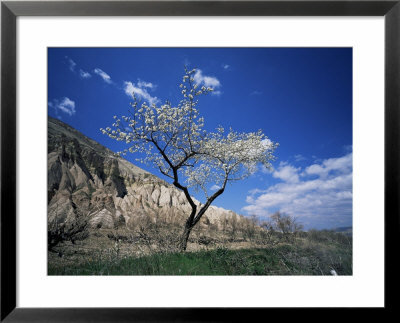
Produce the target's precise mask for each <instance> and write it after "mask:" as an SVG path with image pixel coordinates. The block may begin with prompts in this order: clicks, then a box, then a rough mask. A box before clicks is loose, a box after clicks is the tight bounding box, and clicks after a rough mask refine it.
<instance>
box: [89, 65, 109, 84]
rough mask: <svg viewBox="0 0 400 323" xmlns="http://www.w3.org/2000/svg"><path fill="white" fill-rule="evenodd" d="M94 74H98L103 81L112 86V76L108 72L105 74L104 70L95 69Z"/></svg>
mask: <svg viewBox="0 0 400 323" xmlns="http://www.w3.org/2000/svg"><path fill="white" fill-rule="evenodd" d="M93 72H94V73H96V74H97V75H99V76H100V77H101V78H102V79H103V81H104V82H106V83H108V84H111V83H112V81H111V76H110V75H108V74H107V73H106V72H104V71H103V70H102V69H100V68H95V69H94V70H93Z"/></svg>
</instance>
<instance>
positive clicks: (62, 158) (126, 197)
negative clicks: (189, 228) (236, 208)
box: [48, 117, 243, 230]
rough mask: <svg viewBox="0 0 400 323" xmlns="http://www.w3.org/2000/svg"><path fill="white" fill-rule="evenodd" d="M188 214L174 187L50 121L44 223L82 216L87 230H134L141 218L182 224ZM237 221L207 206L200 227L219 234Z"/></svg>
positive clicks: (97, 144)
mask: <svg viewBox="0 0 400 323" xmlns="http://www.w3.org/2000/svg"><path fill="white" fill-rule="evenodd" d="M197 203H199V202H197ZM190 210H191V208H190V205H189V203H188V202H187V200H186V198H185V196H184V194H183V192H181V191H180V190H178V189H177V188H175V187H174V186H173V185H171V184H169V183H167V182H166V181H164V180H162V179H160V178H158V177H157V176H154V175H152V174H150V173H149V172H146V171H145V170H143V169H141V168H139V167H137V166H135V165H133V164H132V163H130V162H128V161H127V160H126V159H124V158H122V157H119V156H116V155H115V154H114V153H113V152H112V151H111V150H109V149H107V148H106V147H104V146H102V145H100V144H99V143H97V142H95V141H93V140H91V139H89V138H88V137H86V136H84V135H83V134H82V133H80V132H79V131H77V130H76V129H74V128H72V127H70V126H68V125H67V124H65V123H63V122H61V121H59V120H57V119H53V118H50V117H49V119H48V220H49V221H53V220H57V222H58V223H62V222H65V221H66V222H68V221H73V220H74V219H75V217H76V216H77V215H78V214H82V215H85V216H88V217H89V219H90V226H91V227H92V228H116V227H121V226H127V227H128V228H135V227H136V226H137V225H138V223H140V221H143V220H144V219H146V220H147V221H151V222H153V223H154V222H157V221H163V222H164V223H176V224H178V223H179V224H181V225H182V226H183V223H184V221H185V219H186V218H187V216H188V214H189V213H190ZM242 220H243V217H242V216H239V215H237V214H236V213H234V212H233V211H228V210H225V209H222V208H219V207H215V206H211V207H210V208H209V209H208V210H207V212H206V214H205V215H204V216H203V218H202V220H201V222H200V225H201V226H203V227H207V226H214V227H215V228H217V229H220V230H221V229H223V228H225V226H226V223H227V222H228V223H232V222H233V223H238V222H240V221H242Z"/></svg>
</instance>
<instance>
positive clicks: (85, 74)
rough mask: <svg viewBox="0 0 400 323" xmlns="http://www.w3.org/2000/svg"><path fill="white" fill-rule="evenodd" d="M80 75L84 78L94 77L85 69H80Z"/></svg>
mask: <svg viewBox="0 0 400 323" xmlns="http://www.w3.org/2000/svg"><path fill="white" fill-rule="evenodd" d="M79 75H80V76H81V78H83V79H87V78H90V77H92V75H91V74H90V73H89V72H86V71H84V70H79Z"/></svg>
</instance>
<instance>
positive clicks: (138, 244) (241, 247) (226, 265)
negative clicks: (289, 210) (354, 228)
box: [48, 229, 352, 275]
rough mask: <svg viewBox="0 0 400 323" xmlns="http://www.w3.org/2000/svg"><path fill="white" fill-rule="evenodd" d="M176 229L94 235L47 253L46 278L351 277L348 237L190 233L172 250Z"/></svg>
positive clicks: (318, 233) (325, 233)
mask: <svg viewBox="0 0 400 323" xmlns="http://www.w3.org/2000/svg"><path fill="white" fill-rule="evenodd" d="M177 236H179V232H178V230H176V231H174V230H168V231H164V232H163V233H161V232H159V231H156V232H151V233H149V234H147V233H143V232H139V233H137V232H135V233H132V232H130V231H115V230H105V229H104V230H96V231H95V232H91V234H90V235H89V237H88V238H87V239H85V240H83V241H76V242H75V244H72V243H71V242H63V243H60V244H59V245H58V246H57V247H55V248H54V250H53V251H51V252H50V251H49V252H48V274H49V275H332V271H334V272H335V273H336V274H337V275H352V242H351V237H349V236H346V235H343V234H340V233H334V232H331V231H313V232H302V233H301V234H299V235H298V236H295V237H294V236H291V237H290V239H283V237H282V236H279V235H275V236H272V237H271V236H269V237H267V238H268V239H266V237H265V236H260V235H258V234H257V233H254V235H253V236H246V235H243V234H241V235H240V234H237V235H235V236H232V235H231V234H226V233H220V232H213V233H209V232H208V233H207V234H205V233H204V232H201V231H198V232H193V233H192V235H191V238H190V241H189V243H188V248H187V251H185V252H179V251H177V250H176V248H175V246H176V241H175V240H174V239H175V238H176V237H177Z"/></svg>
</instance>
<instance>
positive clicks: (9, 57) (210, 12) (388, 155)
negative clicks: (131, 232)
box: [0, 0, 400, 322]
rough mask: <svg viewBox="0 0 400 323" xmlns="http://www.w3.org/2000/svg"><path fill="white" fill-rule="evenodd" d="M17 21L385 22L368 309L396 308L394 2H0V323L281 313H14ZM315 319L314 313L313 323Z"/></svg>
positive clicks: (398, 43) (399, 90)
mask: <svg viewBox="0 0 400 323" xmlns="http://www.w3.org/2000/svg"><path fill="white" fill-rule="evenodd" d="M19 16H384V18H385V156H384V157H385V178H384V180H385V215H384V217H385V307H384V309H375V310H376V315H377V316H376V317H379V318H380V319H382V317H381V315H382V310H384V311H385V312H386V313H387V311H388V310H391V309H393V310H395V309H396V300H395V296H394V294H393V293H391V292H393V290H394V289H395V288H396V287H397V286H398V285H399V284H398V282H399V278H398V276H399V274H398V273H396V272H395V271H396V266H395V264H394V262H395V258H397V255H398V250H397V244H398V241H396V238H397V237H399V236H400V235H399V227H400V217H399V206H400V202H399V201H400V199H399V197H400V194H399V180H400V167H399V165H400V149H399V148H400V147H399V128H400V123H399V121H400V113H399V110H400V0H394V1H393V0H391V1H388V0H379V1H368V0H366V1H332V0H331V1H329V0H327V1H324V0H317V1H315V0H314V1H299V0H298V1H273V0H270V1H269V0H261V1H78V2H76V1H73V2H68V1H67V2H58V1H42V2H39V1H33V2H32V1H27V2H24V1H18V2H17V1H4V2H2V3H1V285H0V289H1V294H0V297H1V317H0V319H1V321H2V322H3V321H4V322H30V321H34V322H92V321H96V322H131V321H133V322H143V321H146V322H170V321H171V322H172V321H173V322H191V321H196V322H203V321H204V322H206V321H213V322H221V321H229V322H233V321H238V320H240V319H241V317H243V316H247V317H253V318H254V319H256V317H261V318H265V319H266V316H265V312H264V311H266V310H270V311H281V312H282V311H287V309H255V308H253V309H240V308H235V309H228V308H213V309H210V308H208V309H205V308H201V309H195V308H157V309H155V308H112V309H111V308H81V309H77V308H58V309H50V308H17V307H16V299H17V292H16V287H17V286H16V269H17V268H16V243H17V236H16V206H17V205H16V198H17V196H16V189H17V187H16V163H17V156H16V129H17V128H16V127H17V125H16V81H17V80H16V35H17V31H16V19H17V17H19ZM371 257H373V256H371ZM371 261H373V258H371ZM38 292H40V291H38ZM266 292H267V291H266ZM292 310H296V309H292ZM325 310H326V311H329V313H330V314H329V316H335V315H337V317H340V318H343V317H342V315H343V314H336V313H337V311H336V310H335V311H334V310H332V309H325ZM349 310H350V309H347V311H349ZM297 311H301V309H297ZM369 313H371V312H369ZM259 315H261V316H259ZM296 315H297V314H296ZM368 315H369V316H370V315H372V313H371V314H368ZM374 315H375V314H374ZM378 315H379V316H378ZM318 316H319V315H318V314H317V315H316V318H318Z"/></svg>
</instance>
